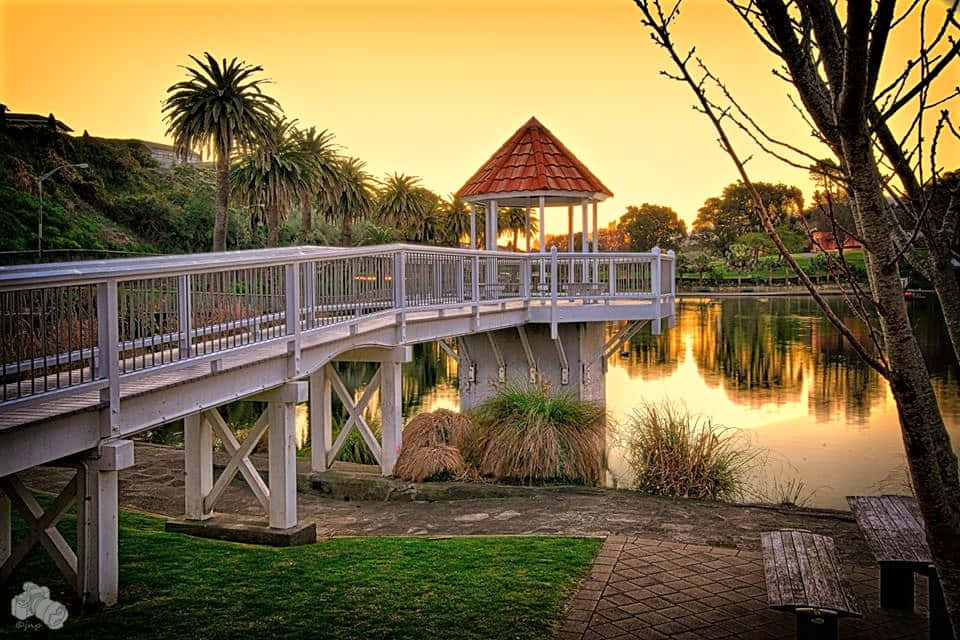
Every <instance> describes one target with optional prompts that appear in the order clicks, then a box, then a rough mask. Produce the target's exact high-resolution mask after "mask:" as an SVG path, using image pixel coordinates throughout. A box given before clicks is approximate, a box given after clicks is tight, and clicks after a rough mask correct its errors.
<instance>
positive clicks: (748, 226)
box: [693, 182, 803, 253]
mask: <svg viewBox="0 0 960 640" xmlns="http://www.w3.org/2000/svg"><path fill="white" fill-rule="evenodd" d="M754 184H755V186H756V187H757V190H758V191H759V192H760V195H761V197H762V198H763V201H764V202H765V203H766V204H767V207H768V209H769V211H770V214H771V218H772V219H773V223H774V225H775V226H780V225H782V224H784V223H787V224H795V223H796V222H797V221H798V220H799V216H800V214H801V213H802V212H803V193H802V192H801V191H800V189H798V188H797V187H794V186H790V185H786V184H783V183H777V184H773V183H770V182H757V183H754ZM753 231H763V224H762V222H761V221H760V218H759V216H758V215H757V214H756V212H755V208H754V205H753V201H752V200H751V194H750V191H749V189H747V188H746V186H744V184H743V183H742V182H734V183H733V184H729V185H727V186H726V187H725V188H724V190H723V194H722V195H720V196H719V197H714V198H708V199H707V200H706V201H705V202H704V203H703V206H702V207H700V210H699V211H698V212H697V219H696V220H695V221H694V223H693V233H694V234H695V235H696V236H697V238H698V239H699V240H700V241H701V243H703V244H706V245H707V246H709V247H711V248H712V249H713V250H715V251H717V252H718V253H723V252H725V251H726V250H727V248H728V247H729V246H730V245H731V244H733V243H734V242H736V240H737V238H739V237H740V236H742V235H743V234H745V233H750V232H753Z"/></svg>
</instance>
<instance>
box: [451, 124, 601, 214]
mask: <svg viewBox="0 0 960 640" xmlns="http://www.w3.org/2000/svg"><path fill="white" fill-rule="evenodd" d="M456 195H457V197H459V198H463V199H465V200H468V201H475V200H485V199H489V198H492V197H495V196H500V197H499V200H501V201H504V204H506V201H507V200H509V199H512V198H515V199H520V200H522V199H524V198H532V197H538V196H540V195H543V196H546V197H548V198H549V199H550V200H551V201H552V202H553V203H557V204H560V203H565V204H566V203H573V202H579V201H581V200H584V199H591V200H603V199H605V198H608V197H610V196H612V195H613V192H611V191H610V190H609V189H608V188H607V187H606V186H605V185H604V184H603V183H602V182H600V179H599V178H597V177H596V176H595V175H594V174H593V172H591V171H590V170H589V169H588V168H587V167H586V165H584V164H583V163H582V162H580V160H578V159H577V157H576V156H575V155H573V153H572V152H571V151H570V150H569V149H567V147H565V146H564V145H563V143H562V142H560V140H559V139H557V137H556V136H554V135H553V134H552V133H551V132H550V130H549V129H547V128H546V127H545V126H543V124H542V123H541V122H540V121H539V120H537V118H536V117H535V116H533V117H531V118H530V119H529V120H527V122H526V123H525V124H524V125H523V126H522V127H520V128H519V129H518V130H517V132H516V133H514V134H513V135H512V136H510V138H509V139H508V140H507V141H506V142H505V143H504V144H503V146H501V147H500V148H499V149H498V150H497V152H496V153H494V154H493V155H492V156H491V157H490V159H489V160H487V162H485V163H484V164H483V166H482V167H480V169H479V170H478V171H477V172H476V173H475V174H473V176H472V177H471V178H470V179H469V180H467V182H466V184H464V185H463V186H462V187H461V188H460V190H459V191H457V193H456Z"/></svg>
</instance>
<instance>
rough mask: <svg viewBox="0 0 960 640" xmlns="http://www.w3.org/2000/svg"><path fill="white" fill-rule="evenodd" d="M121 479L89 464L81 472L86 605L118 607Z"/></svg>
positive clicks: (80, 570) (80, 545)
mask: <svg viewBox="0 0 960 640" xmlns="http://www.w3.org/2000/svg"><path fill="white" fill-rule="evenodd" d="M118 475H119V474H118V473H117V471H116V470H104V469H101V468H100V467H99V466H98V465H97V464H96V463H88V462H84V463H83V464H82V465H81V469H80V470H79V471H78V478H79V480H80V482H78V487H77V498H78V500H77V503H78V505H79V506H78V508H77V515H78V517H77V593H78V594H79V595H80V599H81V600H82V601H83V602H84V603H89V604H105V605H107V606H110V605H113V604H116V603H117V592H118V590H119V561H118V558H117V553H118V550H117V546H118V527H117V509H118V505H117V489H118V485H117V480H118Z"/></svg>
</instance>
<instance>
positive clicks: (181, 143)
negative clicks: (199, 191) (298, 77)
mask: <svg viewBox="0 0 960 640" xmlns="http://www.w3.org/2000/svg"><path fill="white" fill-rule="evenodd" d="M204 56H205V60H200V59H199V58H197V57H195V56H192V55H191V56H190V59H191V60H193V61H194V62H195V63H196V65H197V66H196V67H190V66H187V67H184V69H186V71H187V79H186V80H182V81H180V82H178V83H176V84H174V85H173V86H171V87H170V88H169V89H167V93H168V95H167V98H166V100H165V101H164V105H163V114H164V116H163V117H164V121H165V122H166V123H167V135H172V136H173V146H174V148H175V149H176V152H177V153H178V154H179V155H181V156H183V157H186V156H187V155H188V154H189V153H190V152H191V151H194V150H196V149H202V148H206V149H211V148H212V149H213V152H214V161H215V162H216V168H217V199H216V219H215V222H214V225H213V250H214V251H224V250H225V249H226V246H227V244H226V243H227V205H228V201H229V199H230V159H231V155H232V154H233V152H234V150H236V149H241V150H242V149H246V148H248V147H249V146H250V145H251V144H253V143H254V142H255V141H256V139H257V138H259V137H261V136H263V135H265V134H266V132H267V130H268V129H269V127H270V124H271V122H272V121H273V119H274V118H275V116H276V113H277V111H279V110H280V104H279V103H278V102H277V101H276V100H275V99H273V98H272V97H270V96H268V95H266V94H265V93H263V91H262V90H261V85H262V84H264V83H266V82H268V81H267V80H265V79H262V78H255V77H253V76H254V74H256V73H258V72H260V71H263V68H262V67H260V66H253V65H249V64H247V63H246V62H244V61H242V60H240V61H238V60H237V58H234V59H233V60H231V61H230V62H229V63H228V62H227V59H226V58H224V59H223V61H222V62H217V59H216V58H214V57H213V56H212V55H210V54H209V53H208V52H204Z"/></svg>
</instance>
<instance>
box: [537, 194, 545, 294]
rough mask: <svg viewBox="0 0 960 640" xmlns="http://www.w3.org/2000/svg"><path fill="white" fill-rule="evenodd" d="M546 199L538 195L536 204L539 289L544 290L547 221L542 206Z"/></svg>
mask: <svg viewBox="0 0 960 640" xmlns="http://www.w3.org/2000/svg"><path fill="white" fill-rule="evenodd" d="M546 201H547V199H546V197H545V196H540V198H539V200H538V204H539V205H540V220H539V225H540V291H546V290H547V287H546V284H547V277H546V276H547V258H546V251H547V221H546V218H545V217H544V215H543V210H544V207H546V204H547V202H546Z"/></svg>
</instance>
